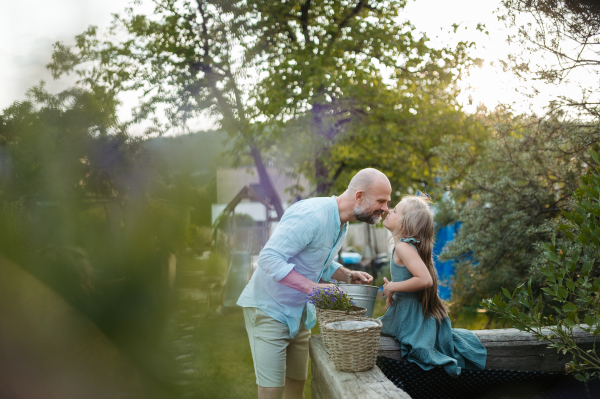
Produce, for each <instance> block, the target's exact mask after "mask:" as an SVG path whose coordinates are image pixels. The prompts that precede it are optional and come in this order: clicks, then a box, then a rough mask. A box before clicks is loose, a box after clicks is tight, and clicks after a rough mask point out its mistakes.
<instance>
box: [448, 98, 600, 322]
mask: <svg viewBox="0 0 600 399" xmlns="http://www.w3.org/2000/svg"><path fill="white" fill-rule="evenodd" d="M480 117H481V120H482V123H485V124H486V125H487V127H488V131H489V139H488V140H486V142H485V143H484V144H483V146H482V147H481V149H477V148H475V147H473V146H470V145H469V144H468V143H455V142H451V141H446V142H445V143H444V144H443V145H442V146H441V147H440V148H439V153H440V157H441V163H442V164H444V165H445V166H446V167H447V169H446V170H445V171H444V173H443V175H442V176H441V177H442V182H443V184H444V186H448V187H450V188H451V189H452V198H453V199H454V207H455V209H454V211H453V212H451V213H454V214H455V215H456V220H457V221H460V222H462V225H461V228H460V230H459V232H458V235H457V238H456V239H455V240H454V241H453V242H452V243H450V244H449V246H448V250H447V251H445V252H444V253H443V254H442V258H441V259H443V260H448V259H454V260H455V261H456V263H455V280H454V283H453V297H452V302H453V305H454V307H453V309H455V310H458V311H459V310H460V309H461V308H462V307H464V306H471V307H475V306H477V304H478V303H479V302H480V300H481V299H483V298H489V297H490V295H493V294H494V293H499V292H500V287H506V288H508V289H509V290H513V289H514V288H516V287H517V286H519V285H520V284H522V283H524V282H525V281H527V280H528V279H529V277H530V276H531V273H532V268H534V269H535V267H536V265H537V264H538V263H539V259H538V258H539V254H538V252H537V251H536V245H537V243H538V242H540V241H549V240H550V236H551V234H552V231H553V224H554V223H556V220H557V217H559V216H560V215H561V209H565V208H566V207H567V206H568V204H569V203H570V201H571V199H572V194H571V193H572V191H574V190H575V189H576V184H577V183H576V182H577V181H578V180H579V179H580V178H581V175H582V174H584V172H585V170H586V168H587V164H589V162H590V161H591V159H590V157H589V155H588V149H589V148H590V147H591V146H594V145H595V144H594V143H596V142H597V141H598V139H599V138H600V137H599V135H598V132H597V130H596V129H595V128H593V127H592V128H589V127H587V126H586V125H585V124H582V123H580V121H577V120H570V119H568V118H567V117H565V116H564V115H561V114H560V113H559V112H555V113H551V114H549V115H546V116H543V117H522V116H514V115H512V114H511V113H509V112H507V111H505V110H502V109H498V110H496V111H495V112H494V113H491V114H489V115H487V116H484V115H482V116H480ZM445 214H446V215H448V212H445ZM558 239H559V241H561V240H563V239H564V237H563V236H559V238H558ZM539 285H540V278H539V276H534V279H533V281H532V289H533V290H534V292H536V293H537V292H538V291H539ZM453 311H454V310H453Z"/></svg>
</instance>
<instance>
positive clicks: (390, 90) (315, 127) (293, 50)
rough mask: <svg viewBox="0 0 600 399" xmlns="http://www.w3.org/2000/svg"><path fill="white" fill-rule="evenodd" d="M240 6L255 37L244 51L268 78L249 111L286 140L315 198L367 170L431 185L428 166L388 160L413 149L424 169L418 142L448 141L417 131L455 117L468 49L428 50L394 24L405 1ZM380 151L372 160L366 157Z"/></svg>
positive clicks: (407, 27)
mask: <svg viewBox="0 0 600 399" xmlns="http://www.w3.org/2000/svg"><path fill="white" fill-rule="evenodd" d="M248 4H249V8H251V9H252V11H253V12H254V13H255V14H256V15H257V17H256V18H255V19H256V20H257V21H258V22H257V27H258V28H259V30H260V31H261V32H264V34H263V35H262V36H261V37H260V38H259V41H258V42H257V43H256V45H255V47H254V48H255V49H256V50H255V51H256V52H260V54H262V55H263V56H264V57H265V59H266V61H267V65H266V71H267V72H268V73H267V74H266V75H265V79H264V80H263V81H262V82H261V84H260V85H259V86H258V88H257V90H256V91H255V94H254V97H255V100H256V102H257V107H258V109H259V110H260V112H261V113H262V114H263V115H265V116H266V118H267V120H269V121H271V122H273V121H276V122H279V125H278V128H279V130H280V131H282V132H285V133H287V134H290V136H291V137H290V140H289V141H290V144H289V147H292V148H293V150H292V151H289V152H290V153H292V157H293V158H294V164H296V165H298V167H299V169H300V170H301V171H302V172H304V173H305V174H306V175H308V176H314V179H315V181H316V184H317V189H316V193H317V194H318V195H324V194H328V193H330V192H331V189H332V188H333V186H334V185H335V183H336V181H337V179H338V178H339V177H340V176H342V175H348V174H349V173H355V172H356V171H357V170H358V169H360V168H363V167H367V166H372V167H379V168H386V167H387V169H388V170H389V171H390V172H392V170H393V171H394V172H395V174H396V176H398V175H401V178H405V179H406V178H407V176H408V175H410V174H411V172H412V173H414V175H421V176H422V177H421V181H426V182H427V183H431V182H432V180H433V175H434V171H433V169H434V168H432V167H430V168H429V170H427V169H426V168H419V169H418V170H414V171H410V172H408V171H401V172H398V168H397V166H398V165H397V164H395V165H394V166H392V167H390V166H391V165H390V158H392V159H393V157H394V156H397V155H402V154H388V153H389V152H393V149H394V148H395V149H396V150H397V152H401V151H402V147H403V148H404V149H405V150H406V151H405V153H410V154H411V155H413V158H414V155H415V154H416V153H418V152H419V151H423V153H426V154H424V156H423V157H422V158H420V157H418V156H417V158H420V161H421V162H419V164H421V165H427V160H428V159H429V158H430V157H431V156H432V154H431V153H430V152H429V150H430V148H431V147H430V146H428V144H426V142H427V141H428V140H432V141H435V140H436V137H438V134H440V135H444V134H457V132H455V131H453V129H452V128H453V127H454V126H452V127H450V126H446V131H444V132H434V131H428V132H427V133H425V132H424V130H425V129H423V128H422V127H423V126H424V125H426V124H430V125H435V124H436V121H434V120H433V119H435V118H436V117H438V118H439V119H443V118H447V119H452V116H449V114H450V115H451V114H454V115H455V116H456V115H457V114H459V113H460V112H457V110H458V109H459V106H458V104H456V101H455V96H456V93H457V90H456V87H455V86H454V83H455V81H456V79H457V78H458V77H459V76H460V73H461V72H462V71H463V69H465V68H468V67H469V66H470V65H471V64H472V62H473V61H474V60H472V59H470V58H469V57H468V55H467V49H468V48H469V47H470V45H471V44H469V43H459V44H458V46H457V48H456V49H449V48H443V49H433V48H431V47H429V46H428V43H427V42H428V39H427V37H426V36H418V35H415V34H414V27H412V26H411V24H410V22H403V23H399V22H398V19H399V17H400V13H401V10H402V9H403V7H404V5H405V1H386V2H371V1H365V0H360V1H354V2H345V1H331V2H313V1H311V0H307V1H292V2H283V3H281V2H277V5H274V4H271V3H265V2H261V1H255V2H249V3H248ZM444 107H447V108H446V109H444ZM440 115H441V116H440ZM458 118H459V119H460V118H461V116H458ZM419 125H420V127H419ZM275 129H277V128H275ZM432 130H433V129H432ZM424 133H425V134H424ZM457 135H458V134H457ZM428 136H429V137H428ZM388 137H389V139H388ZM380 143H382V144H380ZM383 143H385V144H383ZM391 143H395V145H396V147H394V146H391V147H390V146H389V144H391ZM303 144H304V146H303ZM299 147H300V148H303V151H301V152H300V153H299V151H298V150H297V149H298V148H299ZM365 147H366V153H367V154H365ZM399 147H400V148H399ZM278 148H279V149H281V148H282V146H281V145H280V146H279V147H278ZM384 149H387V151H384V152H386V153H385V154H382V155H381V157H378V156H377V155H373V154H372V151H381V150H384ZM364 155H367V156H366V157H365V156H364ZM388 155H389V156H388ZM365 158H366V159H365ZM386 158H387V159H386ZM357 159H360V160H358V162H357V161H356V160H357ZM423 161H424V162H423ZM429 166H432V165H431V164H430V165H429ZM422 172H423V173H422ZM414 175H413V176H414ZM409 179H410V178H409ZM344 180H345V179H344Z"/></svg>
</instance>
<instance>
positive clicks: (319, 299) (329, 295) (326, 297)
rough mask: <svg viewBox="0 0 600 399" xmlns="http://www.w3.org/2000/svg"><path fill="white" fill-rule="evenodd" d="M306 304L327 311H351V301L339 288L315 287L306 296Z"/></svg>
mask: <svg viewBox="0 0 600 399" xmlns="http://www.w3.org/2000/svg"><path fill="white" fill-rule="evenodd" d="M306 299H307V300H308V302H310V303H312V304H313V305H315V307H317V308H321V309H329V310H343V311H348V310H352V306H354V304H353V303H352V300H351V299H350V297H349V296H348V294H346V292H345V291H344V290H342V289H341V288H340V287H338V286H337V285H336V286H333V287H324V288H321V287H317V288H313V290H312V291H311V292H310V294H308V295H307V296H306Z"/></svg>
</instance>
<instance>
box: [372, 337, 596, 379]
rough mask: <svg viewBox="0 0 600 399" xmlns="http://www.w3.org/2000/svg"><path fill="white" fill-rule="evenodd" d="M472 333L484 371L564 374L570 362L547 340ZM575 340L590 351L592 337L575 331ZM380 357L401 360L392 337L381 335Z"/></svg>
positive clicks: (592, 341)
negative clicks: (482, 352) (483, 353)
mask: <svg viewBox="0 0 600 399" xmlns="http://www.w3.org/2000/svg"><path fill="white" fill-rule="evenodd" d="M472 332H473V333H474V334H475V335H476V336H477V338H479V340H480V341H481V343H482V344H483V346H484V347H485V348H486V349H487V359H486V366H485V368H486V369H499V370H517V371H545V372H564V371H565V364H566V363H567V362H569V361H571V360H572V359H573V357H572V356H571V355H569V354H566V355H563V354H562V353H557V351H556V349H552V348H548V342H547V341H543V342H541V341H538V340H536V339H535V338H534V337H533V336H532V335H531V334H529V333H527V332H523V331H519V330H517V329H515V328H506V329H497V330H473V331H472ZM574 337H575V340H576V341H577V343H578V344H579V345H580V347H582V348H583V349H585V350H588V349H592V348H593V345H594V336H593V335H591V334H588V333H586V332H585V331H582V330H576V331H575V332H574ZM379 354H380V355H381V356H385V357H389V358H392V359H396V360H402V356H401V355H400V348H399V347H398V345H397V344H396V341H395V340H394V339H393V338H392V337H387V336H381V339H380V341H379Z"/></svg>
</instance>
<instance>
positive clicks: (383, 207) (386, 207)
mask: <svg viewBox="0 0 600 399" xmlns="http://www.w3.org/2000/svg"><path fill="white" fill-rule="evenodd" d="M381 210H382V211H384V212H388V211H389V209H388V206H387V204H383V206H382V207H381Z"/></svg>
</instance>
